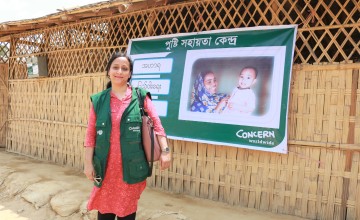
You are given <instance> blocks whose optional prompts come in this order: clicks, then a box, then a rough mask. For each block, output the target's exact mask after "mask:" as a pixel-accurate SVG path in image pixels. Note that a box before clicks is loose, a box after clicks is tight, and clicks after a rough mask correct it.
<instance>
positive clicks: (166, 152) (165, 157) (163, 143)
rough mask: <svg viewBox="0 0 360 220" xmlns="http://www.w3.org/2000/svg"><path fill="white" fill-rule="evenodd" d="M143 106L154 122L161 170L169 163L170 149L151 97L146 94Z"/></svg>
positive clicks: (168, 165) (170, 158)
mask: <svg viewBox="0 0 360 220" xmlns="http://www.w3.org/2000/svg"><path fill="white" fill-rule="evenodd" d="M144 108H145V111H146V112H147V113H148V115H149V117H150V118H151V119H152V121H153V123H154V131H155V133H156V136H157V139H158V142H159V144H160V147H161V150H162V152H161V156H160V168H161V169H162V170H164V169H167V168H169V167H170V165H171V160H172V154H171V150H170V148H169V146H168V143H167V138H166V134H165V130H164V128H163V126H162V124H161V120H160V118H159V116H158V114H157V113H156V110H155V107H154V105H153V103H152V101H151V99H150V98H149V97H148V96H146V98H145V102H144Z"/></svg>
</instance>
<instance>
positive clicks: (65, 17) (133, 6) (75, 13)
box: [0, 0, 180, 41]
mask: <svg viewBox="0 0 360 220" xmlns="http://www.w3.org/2000/svg"><path fill="white" fill-rule="evenodd" d="M174 2H180V1H170V0H110V1H103V2H99V3H94V4H89V5H85V6H81V7H77V8H72V9H64V10H60V9H58V11H59V12H58V13H54V14H49V15H46V16H43V17H39V18H34V19H26V20H19V21H8V22H3V23H0V41H8V40H9V39H10V35H13V34H17V33H22V32H24V31H31V30H36V29H41V28H47V27H52V26H55V25H62V24H66V23H74V22H79V21H82V20H86V19H93V18H100V17H108V16H113V15H118V14H121V13H125V12H126V13H127V12H131V11H138V10H142V9H147V8H151V7H157V6H160V5H166V4H170V3H174Z"/></svg>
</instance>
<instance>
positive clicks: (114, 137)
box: [84, 87, 166, 217]
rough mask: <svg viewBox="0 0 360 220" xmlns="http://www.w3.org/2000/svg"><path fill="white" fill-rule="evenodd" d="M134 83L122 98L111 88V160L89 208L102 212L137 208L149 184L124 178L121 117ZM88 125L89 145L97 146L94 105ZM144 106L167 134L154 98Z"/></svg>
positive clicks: (129, 211) (122, 212) (161, 132)
mask: <svg viewBox="0 0 360 220" xmlns="http://www.w3.org/2000/svg"><path fill="white" fill-rule="evenodd" d="M131 94H132V92H131V87H128V88H127V91H126V95H125V97H124V98H123V99H121V100H119V99H118V98H117V97H116V96H115V94H113V92H110V96H111V98H110V109H111V121H112V122H111V126H112V130H111V134H110V150H109V155H108V160H107V167H106V174H105V178H104V180H103V183H102V186H101V187H100V188H98V187H95V186H94V188H93V190H92V193H91V195H90V198H89V201H88V206H87V208H88V210H94V209H95V210H98V211H99V212H101V213H102V214H104V213H114V214H116V215H117V216H120V217H123V216H127V215H129V214H132V213H134V212H136V210H137V204H138V200H139V198H140V195H141V193H142V192H143V190H144V189H145V187H146V181H142V182H140V183H136V184H127V183H125V182H124V181H123V173H122V161H121V150H120V148H121V146H120V120H121V116H122V114H123V113H124V110H125V109H126V107H128V106H129V104H130V101H131ZM91 106H92V107H91V109H90V114H89V122H88V128H87V131H86V138H85V144H84V145H85V147H94V146H95V143H96V140H95V139H96V129H95V124H96V114H95V111H94V108H93V105H91ZM144 107H145V109H146V110H147V112H148V114H149V116H150V117H151V118H152V119H153V121H154V127H155V128H154V130H155V133H156V134H158V135H162V136H166V134H165V131H164V128H163V127H162V125H161V121H160V119H159V117H158V115H157V113H156V111H155V108H154V106H153V104H152V102H151V100H150V99H149V98H148V97H146V99H145V102H144Z"/></svg>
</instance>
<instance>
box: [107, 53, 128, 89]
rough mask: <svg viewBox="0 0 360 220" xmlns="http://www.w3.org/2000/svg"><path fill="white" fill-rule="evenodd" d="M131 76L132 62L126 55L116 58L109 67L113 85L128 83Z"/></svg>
mask: <svg viewBox="0 0 360 220" xmlns="http://www.w3.org/2000/svg"><path fill="white" fill-rule="evenodd" d="M130 76H131V72H130V63H129V61H128V59H127V58H126V57H118V58H116V59H115V60H114V61H113V62H112V64H111V66H110V69H109V77H110V80H111V83H112V85H124V84H125V85H126V84H127V82H128V79H129V78H130Z"/></svg>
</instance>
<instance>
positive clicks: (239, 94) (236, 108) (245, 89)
mask: <svg viewBox="0 0 360 220" xmlns="http://www.w3.org/2000/svg"><path fill="white" fill-rule="evenodd" d="M256 77H257V70H256V69H255V68H254V67H245V68H243V69H242V70H241V71H240V74H239V78H238V86H237V87H235V88H234V89H233V91H232V92H231V95H230V98H229V100H228V103H227V105H226V108H225V109H224V111H223V114H232V113H240V114H248V115H250V114H251V113H252V112H253V111H254V110H255V106H256V95H255V93H254V92H253V90H252V89H251V86H253V85H254V84H255V83H256Z"/></svg>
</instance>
